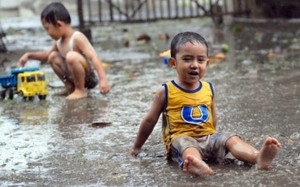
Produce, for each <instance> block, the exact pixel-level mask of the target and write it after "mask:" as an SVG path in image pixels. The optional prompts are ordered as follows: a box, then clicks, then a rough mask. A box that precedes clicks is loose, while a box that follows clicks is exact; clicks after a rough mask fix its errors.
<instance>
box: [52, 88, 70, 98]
mask: <svg viewBox="0 0 300 187" xmlns="http://www.w3.org/2000/svg"><path fill="white" fill-rule="evenodd" d="M72 91H73V90H72V89H68V88H65V89H63V90H61V91H59V92H56V93H54V94H53V95H56V96H67V95H69V94H70V93H72Z"/></svg>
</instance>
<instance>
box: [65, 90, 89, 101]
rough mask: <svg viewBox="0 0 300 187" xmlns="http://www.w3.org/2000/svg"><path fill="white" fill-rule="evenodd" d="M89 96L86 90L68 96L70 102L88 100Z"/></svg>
mask: <svg viewBox="0 0 300 187" xmlns="http://www.w3.org/2000/svg"><path fill="white" fill-rule="evenodd" d="M87 96H88V94H87V92H86V91H85V90H75V91H74V92H72V93H71V94H70V95H68V97H67V99H68V100H75V99H82V98H86V97H87Z"/></svg>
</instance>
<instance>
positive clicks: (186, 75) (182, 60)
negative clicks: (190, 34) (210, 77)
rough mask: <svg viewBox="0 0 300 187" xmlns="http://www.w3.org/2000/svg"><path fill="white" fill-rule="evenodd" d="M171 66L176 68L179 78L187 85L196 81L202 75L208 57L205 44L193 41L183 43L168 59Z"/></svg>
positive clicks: (207, 62)
mask: <svg viewBox="0 0 300 187" xmlns="http://www.w3.org/2000/svg"><path fill="white" fill-rule="evenodd" d="M169 62H170V65H171V67H173V68H174V69H176V70H177V73H178V77H179V80H180V81H182V82H184V83H187V84H189V85H191V84H194V83H198V82H199V80H200V79H201V78H202V77H203V76H204V74H205V72H206V69H207V66H208V64H209V59H208V58H207V48H206V47H205V45H203V44H201V43H198V42H194V44H192V43H190V42H187V43H185V44H183V45H182V46H181V47H180V48H179V50H178V53H177V54H176V57H175V58H170V60H169Z"/></svg>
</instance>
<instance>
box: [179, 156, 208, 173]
mask: <svg viewBox="0 0 300 187" xmlns="http://www.w3.org/2000/svg"><path fill="white" fill-rule="evenodd" d="M182 170H183V171H184V172H187V173H189V174H193V175H212V174H214V171H213V170H212V169H211V168H210V167H209V166H208V165H207V164H206V163H205V162H204V161H203V160H199V159H198V158H196V157H194V156H192V155H187V156H186V159H185V161H184V164H183V168H182Z"/></svg>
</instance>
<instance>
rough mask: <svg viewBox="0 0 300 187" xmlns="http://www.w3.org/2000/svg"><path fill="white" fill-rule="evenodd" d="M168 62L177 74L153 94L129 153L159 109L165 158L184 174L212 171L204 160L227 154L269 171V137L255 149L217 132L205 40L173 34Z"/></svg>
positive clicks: (274, 148)
mask: <svg viewBox="0 0 300 187" xmlns="http://www.w3.org/2000/svg"><path fill="white" fill-rule="evenodd" d="M169 64H170V66H171V67H172V68H173V69H175V70H176V71H177V74H178V77H177V79H175V80H172V81H169V82H167V83H165V84H163V85H162V86H161V87H160V88H159V89H158V91H157V92H156V95H155V98H154V101H153V103H152V106H151V108H150V110H149V112H148V113H147V115H146V116H145V117H144V119H143V120H142V122H141V125H140V128H139V131H138V134H137V138H136V140H135V142H134V146H133V149H132V150H131V154H132V155H134V156H136V155H138V154H139V152H140V150H141V147H142V146H143V144H144V143H145V141H146V140H147V138H148V136H149V135H150V134H151V132H152V130H153V128H154V126H155V124H156V123H157V120H158V118H159V116H160V114H161V113H163V119H164V123H163V135H164V137H163V138H164V142H165V145H166V149H167V152H168V156H170V158H172V160H173V161H175V162H178V163H179V165H180V166H181V167H182V170H183V171H184V172H187V173H189V174H193V175H203V174H213V173H214V171H213V170H212V169H211V168H210V167H209V166H208V165H207V164H206V163H205V162H204V160H211V161H212V160H214V161H224V160H225V158H226V156H227V155H229V154H232V155H233V156H234V157H235V158H237V159H239V160H242V161H245V162H247V163H252V164H256V165H257V167H258V168H259V169H263V170H266V169H268V168H269V167H270V165H271V163H272V161H273V159H274V158H275V156H276V154H277V152H278V150H279V147H280V143H279V142H278V141H277V140H276V139H275V138H272V137H268V138H267V139H266V140H265V141H264V143H263V145H262V148H261V149H260V150H259V151H258V150H256V149H255V148H254V147H252V146H251V145H249V144H247V143H246V142H244V141H243V140H242V139H241V138H240V137H239V136H238V135H236V134H234V133H229V132H217V130H216V126H217V117H216V109H215V103H214V88H213V86H212V84H211V83H209V82H206V81H204V80H202V78H203V76H204V74H205V72H206V69H207V67H208V65H209V59H208V47H207V43H206V41H205V39H204V38H203V37H202V36H200V35H199V34H197V33H193V32H184V33H179V34H177V35H176V36H175V37H174V39H173V40H172V42H171V58H170V59H169ZM199 80H200V81H199ZM232 155H231V156H232Z"/></svg>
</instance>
